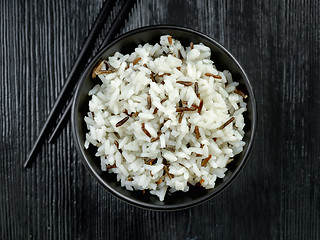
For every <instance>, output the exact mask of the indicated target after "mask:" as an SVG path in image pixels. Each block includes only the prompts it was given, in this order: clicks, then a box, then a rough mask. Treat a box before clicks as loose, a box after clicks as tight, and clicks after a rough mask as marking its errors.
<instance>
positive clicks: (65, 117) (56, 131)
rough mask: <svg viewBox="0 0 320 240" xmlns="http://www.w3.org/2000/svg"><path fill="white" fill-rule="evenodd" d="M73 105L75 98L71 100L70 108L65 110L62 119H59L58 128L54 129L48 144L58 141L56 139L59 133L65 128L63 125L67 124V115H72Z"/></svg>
mask: <svg viewBox="0 0 320 240" xmlns="http://www.w3.org/2000/svg"><path fill="white" fill-rule="evenodd" d="M72 103H73V98H72V99H71V100H70V102H69V104H68V106H67V107H66V109H65V110H64V112H63V114H62V116H61V118H60V119H59V122H58V123H57V125H56V127H55V128H54V130H53V132H52V134H51V136H50V138H49V140H48V143H53V141H54V140H55V139H56V137H57V136H58V133H59V131H60V130H61V129H62V128H63V124H64V123H66V122H67V121H66V120H67V115H68V113H70V110H71V106H72Z"/></svg>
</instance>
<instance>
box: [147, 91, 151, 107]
mask: <svg viewBox="0 0 320 240" xmlns="http://www.w3.org/2000/svg"><path fill="white" fill-rule="evenodd" d="M147 103H148V105H147V109H148V110H150V108H151V96H150V95H148V97H147Z"/></svg>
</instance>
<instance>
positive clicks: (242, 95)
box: [234, 89, 248, 99]
mask: <svg viewBox="0 0 320 240" xmlns="http://www.w3.org/2000/svg"><path fill="white" fill-rule="evenodd" d="M234 93H236V94H238V95H240V96H241V97H243V98H244V99H246V98H247V97H248V96H247V95H246V94H244V93H243V92H241V91H240V90H238V89H235V90H234Z"/></svg>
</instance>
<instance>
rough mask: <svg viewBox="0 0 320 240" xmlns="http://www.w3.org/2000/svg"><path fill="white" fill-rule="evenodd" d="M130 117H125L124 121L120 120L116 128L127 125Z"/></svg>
mask: <svg viewBox="0 0 320 240" xmlns="http://www.w3.org/2000/svg"><path fill="white" fill-rule="evenodd" d="M128 119H129V117H128V116H127V117H125V118H124V119H122V120H120V121H119V122H117V124H116V127H120V126H122V125H123V124H125V122H126V121H128Z"/></svg>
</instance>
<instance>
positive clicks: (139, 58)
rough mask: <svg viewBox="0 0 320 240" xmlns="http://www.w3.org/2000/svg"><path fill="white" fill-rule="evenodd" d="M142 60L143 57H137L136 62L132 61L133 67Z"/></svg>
mask: <svg viewBox="0 0 320 240" xmlns="http://www.w3.org/2000/svg"><path fill="white" fill-rule="evenodd" d="M140 60H141V57H137V58H136V59H135V60H133V61H132V64H133V65H136V64H137V63H138V62H139V61H140Z"/></svg>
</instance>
